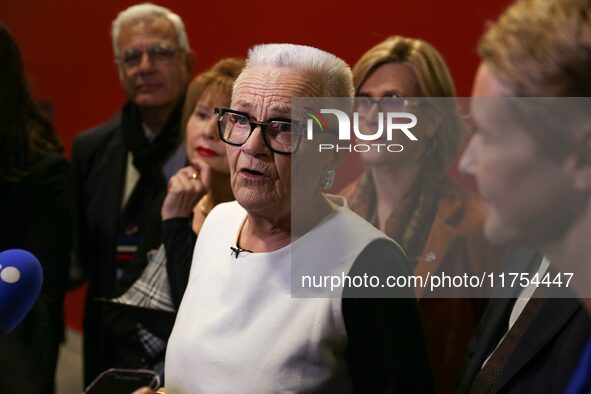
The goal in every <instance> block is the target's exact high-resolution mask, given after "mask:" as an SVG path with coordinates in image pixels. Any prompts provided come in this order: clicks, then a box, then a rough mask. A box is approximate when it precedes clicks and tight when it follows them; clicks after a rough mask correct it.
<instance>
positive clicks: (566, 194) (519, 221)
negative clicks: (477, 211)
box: [458, 0, 591, 393]
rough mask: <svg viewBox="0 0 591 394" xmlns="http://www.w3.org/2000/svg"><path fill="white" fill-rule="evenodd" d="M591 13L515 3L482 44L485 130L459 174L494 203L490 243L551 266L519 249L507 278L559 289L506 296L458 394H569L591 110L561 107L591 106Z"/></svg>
mask: <svg viewBox="0 0 591 394" xmlns="http://www.w3.org/2000/svg"><path fill="white" fill-rule="evenodd" d="M590 9H591V0H517V1H516V2H515V3H514V4H513V5H512V6H511V7H509V8H508V9H507V10H506V11H505V12H504V13H503V15H502V16H501V17H500V18H499V20H498V21H497V22H496V23H494V24H492V25H491V26H490V27H489V29H488V31H487V32H486V33H485V34H484V36H483V38H482V39H481V42H480V45H479V54H480V57H481V59H482V63H481V65H480V67H479V69H478V73H477V75H476V79H475V82H474V88H473V93H472V96H473V99H472V103H471V111H472V116H473V118H474V122H475V124H476V126H477V130H478V131H477V133H476V134H475V136H474V137H473V138H472V140H471V141H470V143H469V146H468V148H467V149H466V151H465V152H464V155H463V157H462V159H461V162H460V167H461V169H462V170H463V171H464V172H467V173H470V174H473V175H475V176H476V180H477V183H478V187H479V190H480V192H481V194H482V195H483V197H484V198H485V200H486V201H487V202H488V204H489V208H490V209H489V212H488V215H487V219H486V223H485V234H486V236H487V238H489V239H490V240H491V241H493V242H495V243H502V244H521V245H527V246H529V247H532V248H534V249H536V250H539V251H540V252H541V253H543V255H544V256H545V257H544V258H543V259H542V258H541V256H536V255H535V254H533V252H528V251H525V250H517V251H514V253H513V255H510V256H508V259H507V268H506V270H507V271H508V272H512V273H519V272H523V273H525V278H528V279H532V278H535V275H536V274H537V278H538V282H542V281H543V280H544V278H551V279H550V282H552V283H550V284H548V283H549V282H547V283H546V284H544V283H537V284H536V283H531V282H530V281H529V280H526V281H525V285H524V286H523V287H521V286H516V287H514V288H513V289H512V290H511V292H509V293H505V294H497V295H498V296H499V297H509V298H508V299H507V298H504V299H503V298H498V299H495V300H493V301H492V302H491V304H490V305H489V309H488V311H487V312H486V314H485V316H484V318H483V320H482V322H481V324H480V327H479V331H478V333H477V335H476V337H475V338H474V341H473V342H472V346H471V348H470V351H469V353H468V359H467V361H468V362H467V364H466V369H465V371H464V375H463V377H462V379H461V383H460V386H459V390H458V391H459V392H470V393H490V392H492V393H496V392H504V393H522V392H552V393H554V392H564V390H565V388H566V387H567V386H568V384H569V381H570V379H571V376H572V373H573V372H574V370H575V368H576V366H577V363H578V360H579V356H580V354H581V350H582V349H583V348H584V347H585V344H586V343H587V340H588V338H589V335H590V334H591V320H590V319H589V316H588V315H587V313H586V312H585V310H584V308H582V305H581V302H580V301H579V300H577V299H575V298H573V294H574V293H571V290H572V289H573V288H572V285H573V284H574V283H575V282H576V281H575V279H573V281H572V283H571V285H570V287H568V285H567V284H566V283H567V281H566V280H567V279H568V276H567V275H565V273H569V272H574V273H575V277H577V278H578V279H579V280H581V279H585V282H586V283H588V280H589V276H588V275H587V277H580V278H579V276H580V275H577V274H580V272H576V267H575V266H574V265H572V264H571V265H569V264H566V261H568V260H569V259H568V255H569V250H571V249H572V246H573V245H574V244H576V243H577V242H578V244H579V245H581V246H582V247H583V249H584V250H586V251H587V254H586V257H587V259H588V255H589V254H588V252H589V247H588V241H584V242H580V240H581V239H587V240H588V234H589V231H588V230H589V226H590V225H591V220H589V218H587V217H586V216H588V215H589V214H588V213H587V212H590V208H591V200H590V199H589V195H590V192H591V160H589V157H590V156H591V155H590V154H589V152H590V151H589V148H590V147H589V141H590V140H591V138H590V136H589V133H590V130H589V128H588V127H586V126H588V124H589V116H588V115H589V112H588V105H587V106H586V105H584V104H585V103H584V102H583V103H582V102H580V101H576V100H565V99H558V97H561V96H566V97H583V96H591V79H590V78H589V68H590V67H591V19H590V18H589V10H590ZM515 97H519V99H515ZM533 97H554V99H552V100H548V99H545V100H540V99H537V100H536V99H532V98H533ZM577 240H578V241H577ZM586 265H588V264H586ZM557 279H559V280H557ZM559 281H560V282H561V286H560V287H559V286H558V283H559ZM565 287H566V288H565ZM579 295H580V293H579ZM515 297H517V298H515Z"/></svg>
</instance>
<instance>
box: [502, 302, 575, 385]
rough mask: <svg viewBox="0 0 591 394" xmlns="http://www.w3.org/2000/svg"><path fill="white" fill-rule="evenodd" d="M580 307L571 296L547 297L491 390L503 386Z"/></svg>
mask: <svg viewBox="0 0 591 394" xmlns="http://www.w3.org/2000/svg"><path fill="white" fill-rule="evenodd" d="M579 308H581V304H580V303H579V301H578V300H576V299H573V298H548V299H546V301H545V303H544V305H543V306H542V309H540V311H539V312H538V315H537V316H536V317H535V318H534V320H533V321H532V322H531V324H530V326H529V327H528V328H527V330H526V332H525V333H524V335H523V337H522V338H521V340H520V342H519V344H518V345H517V347H516V348H515V351H514V352H513V353H512V355H511V358H510V359H509V360H508V361H507V364H506V365H505V367H504V368H503V371H502V372H501V375H500V376H499V378H498V379H497V381H496V382H495V385H494V386H493V390H492V392H496V391H498V390H500V389H502V388H503V386H505V385H506V384H507V383H508V382H509V381H510V380H511V379H512V378H513V377H514V376H516V375H517V374H518V373H519V372H520V370H521V369H522V368H523V367H524V366H525V365H526V364H527V363H528V362H529V361H530V360H531V359H532V358H533V357H534V356H535V355H537V354H538V353H539V352H540V351H541V350H542V349H543V348H544V346H546V345H547V344H548V343H549V342H550V341H551V340H552V338H554V336H556V335H557V334H558V333H559V332H560V330H561V329H562V328H563V327H564V326H565V325H566V324H567V323H568V321H569V320H570V319H571V318H572V316H573V315H574V314H575V313H576V312H577V311H578V310H579Z"/></svg>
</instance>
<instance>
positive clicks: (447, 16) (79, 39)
mask: <svg viewBox="0 0 591 394" xmlns="http://www.w3.org/2000/svg"><path fill="white" fill-rule="evenodd" d="M508 2H509V1H508V0H488V1H482V2H479V1H474V0H449V1H443V0H390V1H383V0H380V1H373V2H372V1H356V2H342V3H336V2H328V1H323V0H299V1H292V2H289V1H281V0H275V1H271V0H264V1H256V0H251V1H237V0H226V1H209V2H207V1H202V2H197V1H187V0H185V1H181V0H176V1H172V0H167V1H161V2H160V4H162V5H164V6H167V7H169V8H171V9H172V10H173V11H175V12H177V13H178V14H179V15H181V17H182V18H183V19H184V21H185V24H186V27H187V33H188V36H189V40H190V42H191V46H192V48H193V49H194V51H195V53H196V55H197V61H198V63H197V71H200V70H203V69H204V68H206V67H208V66H210V65H211V64H212V63H214V62H215V61H216V60H217V59H218V58H220V57H223V56H228V55H240V56H244V54H245V53H246V50H247V48H248V47H250V46H251V45H253V44H255V43H262V42H293V43H301V44H308V45H312V46H316V47H319V48H321V49H325V50H328V51H330V52H333V53H335V54H336V55H338V56H340V57H342V58H343V59H344V60H346V61H347V62H349V63H351V64H353V63H354V62H355V61H356V60H357V59H358V58H359V56H360V55H361V54H362V53H363V52H364V51H365V50H367V49H368V48H369V47H371V46H373V45H374V44H376V43H377V42H379V41H380V40H381V39H383V38H385V37H387V36H389V35H392V34H402V35H408V36H414V37H420V38H423V39H426V40H427V41H429V42H431V43H432V44H433V45H434V46H435V47H437V48H438V49H439V50H440V51H441V52H442V53H443V55H444V56H445V58H446V59H447V61H448V62H449V65H450V67H451V71H452V73H453V75H454V77H455V79H456V82H457V85H458V91H459V94H460V95H467V94H469V92H470V84H471V80H472V77H473V74H474V71H475V69H476V65H477V62H478V59H477V56H476V52H475V48H476V43H477V42H478V37H479V36H480V34H481V33H482V31H483V27H484V23H485V21H486V20H489V19H493V18H495V17H496V16H497V15H498V13H499V12H500V11H501V10H502V9H503V8H504V7H505V6H506V5H507V4H508ZM134 3H135V2H133V1H121V0H102V1H79V2H66V1H55V0H54V1H50V0H2V1H0V22H2V23H4V24H5V25H6V26H8V28H9V29H10V30H11V32H12V33H13V35H14V37H15V38H16V40H17V41H18V43H19V45H20V47H21V50H22V53H23V57H24V59H25V65H26V69H27V72H28V75H29V77H30V80H31V82H32V85H33V88H34V90H35V92H36V96H37V97H38V98H39V99H40V100H44V101H49V102H51V103H52V104H53V111H54V117H55V124H56V127H57V130H58V132H59V134H60V136H61V138H62V140H63V141H64V143H65V145H66V153H67V154H68V155H69V152H70V148H71V144H72V141H73V138H74V136H75V135H76V134H77V133H78V132H80V131H81V130H84V129H86V128H88V127H90V126H92V125H95V124H97V123H100V122H102V121H104V120H106V119H107V118H108V117H109V116H110V114H112V113H113V112H115V111H116V110H117V109H118V108H119V107H120V105H121V104H122V102H123V101H124V96H123V94H122V92H121V89H120V87H119V82H118V79H117V75H116V72H115V68H114V64H113V55H112V47H111V40H110V36H109V34H110V24H111V21H112V20H113V19H114V18H115V16H116V15H117V12H118V11H120V10H121V9H123V8H125V7H127V6H129V5H132V4H134ZM335 4H339V5H338V6H337V5H335Z"/></svg>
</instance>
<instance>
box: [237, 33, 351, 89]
mask: <svg viewBox="0 0 591 394" xmlns="http://www.w3.org/2000/svg"><path fill="white" fill-rule="evenodd" d="M255 66H273V67H286V68H289V69H292V70H295V71H301V72H303V73H306V74H310V75H311V76H313V77H314V78H315V79H316V81H317V83H319V84H320V87H321V92H322V96H323V97H353V94H354V92H355V89H354V88H353V74H352V73H351V68H350V67H349V66H348V65H347V63H345V61H343V60H342V59H340V58H338V57H337V56H335V55H333V54H331V53H328V52H325V51H323V50H320V49H317V48H313V47H309V46H305V45H294V44H261V45H255V46H254V47H252V48H251V49H250V50H249V51H248V58H247V59H246V67H245V68H244V70H243V71H242V72H243V73H244V71H246V70H248V69H249V68H252V67H255ZM239 78H240V77H239ZM235 85H236V84H235Z"/></svg>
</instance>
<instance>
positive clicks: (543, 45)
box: [478, 0, 591, 97]
mask: <svg viewBox="0 0 591 394" xmlns="http://www.w3.org/2000/svg"><path fill="white" fill-rule="evenodd" d="M478 54H479V55H480V57H481V59H482V61H483V62H484V63H486V64H487V65H488V66H489V67H490V68H491V70H492V72H493V74H494V75H495V76H496V77H497V78H498V79H499V80H500V81H502V82H503V83H505V84H507V85H508V86H509V87H510V88H511V90H512V93H513V94H514V95H515V96H520V97H535V96H542V97H543V96H576V97H584V96H591V72H590V70H591V0H518V1H516V2H515V3H513V5H511V6H510V7H509V8H507V10H506V11H505V12H504V13H503V14H502V15H501V16H500V17H499V19H498V21H496V22H494V23H491V24H489V27H488V29H487V31H486V32H485V33H484V35H483V36H482V38H481V40H480V43H479V46H478Z"/></svg>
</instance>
